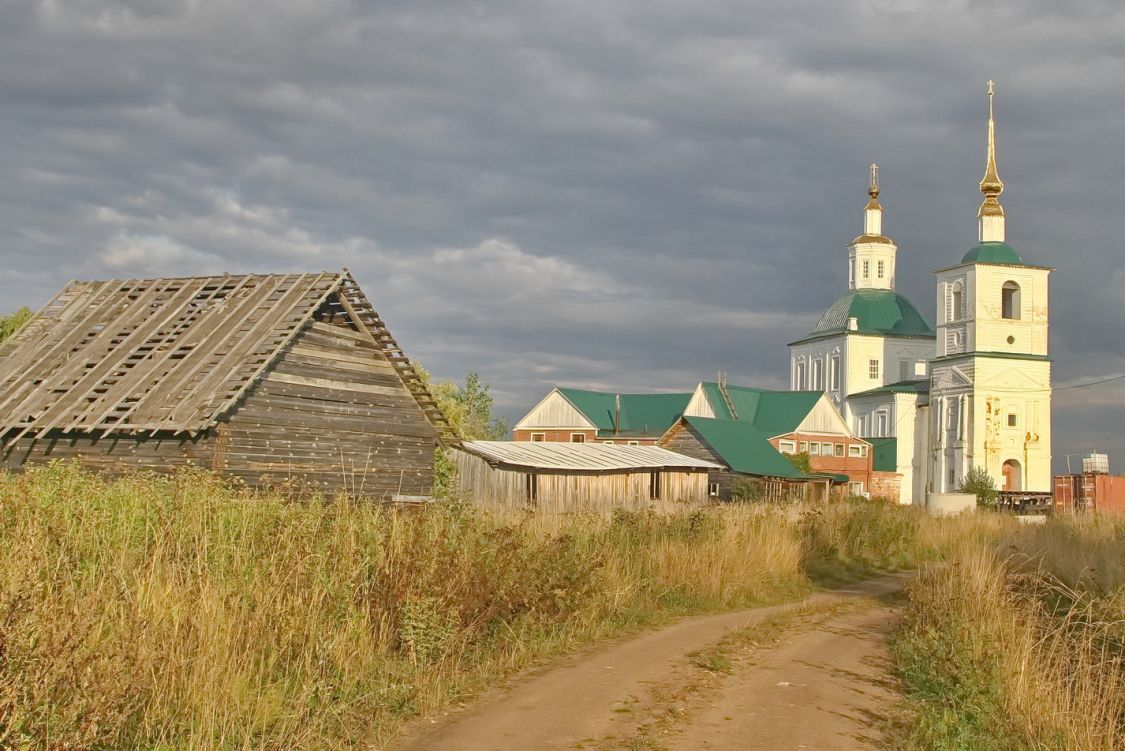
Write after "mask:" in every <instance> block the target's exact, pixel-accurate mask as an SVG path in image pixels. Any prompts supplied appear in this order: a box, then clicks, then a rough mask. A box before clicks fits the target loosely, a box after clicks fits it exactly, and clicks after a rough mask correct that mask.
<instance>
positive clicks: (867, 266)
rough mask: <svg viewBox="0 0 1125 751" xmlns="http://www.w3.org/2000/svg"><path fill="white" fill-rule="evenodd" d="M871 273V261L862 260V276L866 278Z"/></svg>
mask: <svg viewBox="0 0 1125 751" xmlns="http://www.w3.org/2000/svg"><path fill="white" fill-rule="evenodd" d="M870 275H871V261H864V262H863V278H864V279H866V278H867V277H868V276H870Z"/></svg>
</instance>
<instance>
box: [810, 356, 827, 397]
mask: <svg viewBox="0 0 1125 751" xmlns="http://www.w3.org/2000/svg"><path fill="white" fill-rule="evenodd" d="M809 385H810V387H811V390H812V391H823V390H824V360H823V359H822V358H820V357H817V358H814V359H813V361H812V381H811V382H810V384H809Z"/></svg>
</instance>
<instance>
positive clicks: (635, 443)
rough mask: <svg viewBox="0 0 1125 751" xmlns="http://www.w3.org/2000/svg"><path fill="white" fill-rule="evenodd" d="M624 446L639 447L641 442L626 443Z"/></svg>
mask: <svg viewBox="0 0 1125 751" xmlns="http://www.w3.org/2000/svg"><path fill="white" fill-rule="evenodd" d="M625 445H627V446H640V445H641V442H640V441H626V442H625Z"/></svg>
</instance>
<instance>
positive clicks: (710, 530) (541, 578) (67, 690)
mask: <svg viewBox="0 0 1125 751" xmlns="http://www.w3.org/2000/svg"><path fill="white" fill-rule="evenodd" d="M919 530H920V522H919V518H918V517H917V516H916V515H915V514H913V513H911V512H910V511H907V510H901V509H897V508H891V507H888V506H883V505H880V504H855V505H847V506H840V507H833V508H830V509H828V510H823V511H820V512H818V513H815V514H805V515H798V514H795V513H793V512H792V511H789V510H780V509H764V510H763V509H760V508H754V507H731V508H726V509H711V510H708V511H703V512H696V513H692V514H682V515H671V516H665V517H660V516H656V515H653V514H643V513H641V514H638V513H625V514H619V515H617V516H615V517H613V518H612V519H607V518H604V517H601V516H593V515H591V516H580V515H579V516H569V517H561V518H550V519H548V518H542V517H531V516H528V517H518V518H517V517H502V516H497V515H491V514H486V513H481V512H477V511H474V510H472V509H468V508H464V507H459V506H456V505H449V506H436V507H432V508H426V509H421V510H404V511H396V510H393V509H387V508H383V507H378V506H374V505H370V504H365V503H350V502H347V501H344V500H339V501H335V502H316V503H304V504H298V503H292V502H288V501H286V500H284V499H281V498H277V497H268V496H257V495H253V494H250V493H247V492H245V491H239V490H232V489H228V488H227V487H225V486H224V485H223V484H222V483H221V482H220V481H219V480H218V479H216V478H215V477H213V476H211V475H209V474H206V473H203V472H189V473H184V474H180V475H177V476H174V477H153V476H133V477H126V478H123V479H119V480H115V481H107V480H102V479H99V478H97V477H94V476H92V475H89V474H85V473H83V472H81V471H79V470H78V469H76V468H75V467H73V466H69V465H62V464H59V465H53V466H50V467H47V468H43V469H40V470H36V471H33V472H29V473H28V474H26V475H20V476H15V475H4V474H0V748H7V747H13V748H50V749H81V748H165V749H196V748H198V749H214V748H231V749H233V748H309V749H313V748H366V747H371V745H372V744H377V743H379V742H381V741H382V740H383V739H386V738H387V737H389V736H390V735H391V734H393V732H394V731H395V729H396V728H397V727H398V726H399V725H400V724H401V722H402V721H403V720H404V719H405V718H408V717H410V716H413V715H416V714H419V713H431V712H434V711H436V710H438V709H440V708H441V707H443V706H446V705H448V704H449V703H450V702H453V701H456V700H458V699H459V698H463V697H465V696H466V695H468V694H470V693H472V692H473V691H475V690H478V689H479V688H481V687H482V686H485V685H487V684H489V683H492V682H495V681H496V680H497V679H498V678H500V677H502V676H504V675H507V674H510V673H511V672H513V671H514V670H517V669H519V668H521V667H524V666H527V665H528V664H530V663H533V662H535V661H537V660H541V659H543V658H545V657H547V656H550V655H553V654H558V653H560V652H563V651H566V650H569V649H573V648H574V647H575V646H577V645H579V644H582V643H586V642H589V641H590V640H592V639H597V638H600V637H604V636H607V635H610V634H614V633H620V632H621V631H622V630H625V629H630V628H636V627H638V626H639V625H644V624H646V623H653V622H657V621H660V620H661V619H665V618H668V617H669V616H671V615H675V614H679V613H688V612H699V611H704V610H717V609H722V608H730V607H737V606H743V605H748V604H752V603H756V602H762V601H767V600H778V599H784V598H789V597H792V596H795V595H796V594H798V593H801V592H804V591H806V590H808V589H809V588H810V587H811V586H812V582H811V581H810V578H809V575H808V572H810V571H812V572H814V573H815V572H816V571H822V570H828V569H830V568H832V567H833V566H835V567H837V568H838V567H842V566H848V567H849V568H850V570H853V571H857V572H858V571H863V570H867V569H873V568H879V567H884V568H885V567H891V566H894V565H897V564H901V563H903V562H905V561H906V560H908V559H909V558H910V557H912V555H915V556H916V555H918V554H921V553H922V552H925V550H926V548H927V545H928V544H927V543H926V541H925V539H924V536H923V535H922V534H921V533H920V531H919ZM888 551H891V552H892V553H893V554H892V555H888Z"/></svg>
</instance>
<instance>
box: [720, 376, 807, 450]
mask: <svg viewBox="0 0 1125 751" xmlns="http://www.w3.org/2000/svg"><path fill="white" fill-rule="evenodd" d="M702 385H703V390H704V392H705V393H706V394H707V401H708V402H709V403H710V404H711V408H712V409H713V410H714V411H715V416H716V417H719V418H722V419H725V420H734V419H736V418H735V415H732V414H731V412H730V408H729V407H728V406H727V403H726V399H724V398H723V392H722V390H721V389H720V388H719V384H717V383H710V382H706V381H705V382H703V384H702ZM726 390H727V394H729V395H730V400H731V403H733V404H734V410H735V412H737V413H738V414H737V419H738V421H739V422H746V423H750V424H751V425H753V426H754V427H755V428H756V429H757V430H759V431H761V432H762V433H764V434H766V435H767V436H775V435H781V434H782V433H792V432H793V431H795V430H796V429H797V428H798V426H800V424H801V423H802V422H804V420H805V418H806V417H808V416H809V413H810V412H812V410H813V408H814V407H815V406H816V405H817V402H819V401H820V399H821V397H823V396H824V392H823V391H769V390H767V389H755V388H750V387H748V386H731V385H727V387H726Z"/></svg>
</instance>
